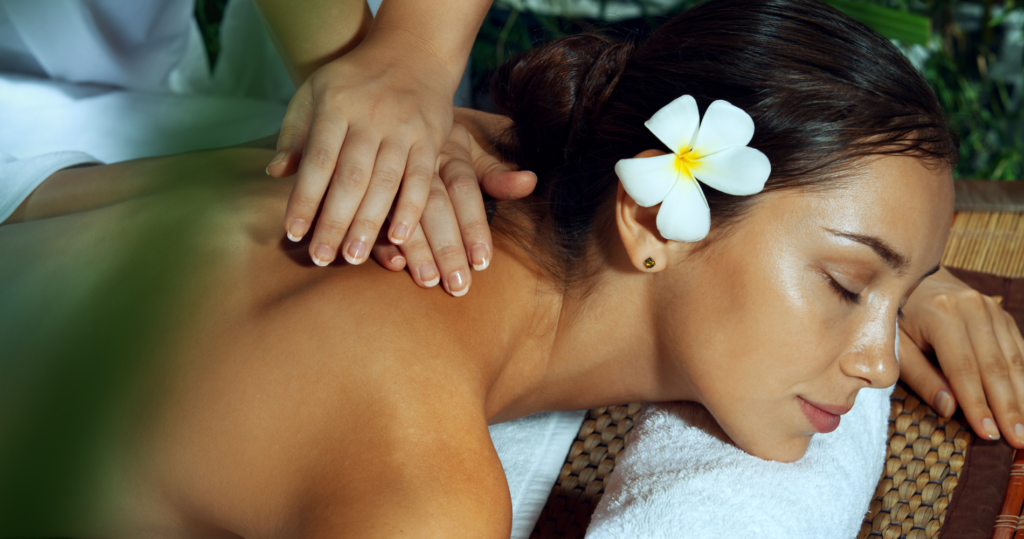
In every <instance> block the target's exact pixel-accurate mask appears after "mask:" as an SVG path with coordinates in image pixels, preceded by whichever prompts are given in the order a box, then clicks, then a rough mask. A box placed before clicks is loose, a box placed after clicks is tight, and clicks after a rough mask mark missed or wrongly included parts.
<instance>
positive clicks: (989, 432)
mask: <svg viewBox="0 0 1024 539" xmlns="http://www.w3.org/2000/svg"><path fill="white" fill-rule="evenodd" d="M981 428H982V429H984V430H985V435H986V436H988V439H989V440H998V439H999V427H996V422H995V421H992V418H989V417H986V418H985V419H982V420H981Z"/></svg>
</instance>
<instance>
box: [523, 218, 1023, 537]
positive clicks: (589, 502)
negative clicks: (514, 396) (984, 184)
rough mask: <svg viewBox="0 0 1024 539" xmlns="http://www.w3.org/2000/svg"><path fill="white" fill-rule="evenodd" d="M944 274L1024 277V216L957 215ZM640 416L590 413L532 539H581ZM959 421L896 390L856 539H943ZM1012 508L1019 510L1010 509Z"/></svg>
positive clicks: (1012, 515) (963, 429)
mask: <svg viewBox="0 0 1024 539" xmlns="http://www.w3.org/2000/svg"><path fill="white" fill-rule="evenodd" d="M942 264H943V265H944V266H947V267H954V268H961V269H966V270H971V271H977V272H983V273H990V274H994V275H998V276H1000V277H1013V278H1019V277H1024V214H1022V213H1011V212H959V213H957V214H956V215H955V217H954V220H953V225H952V227H951V229H950V237H949V241H948V242H947V243H946V251H945V253H944V254H943V258H942ZM639 410H640V405H639V404H637V403H634V404H630V405H627V406H612V407H609V408H595V409H593V410H590V411H589V412H588V415H587V419H586V421H584V423H583V426H582V427H581V428H580V432H579V435H578V436H577V437H576V441H575V442H574V443H573V445H572V448H571V449H570V451H569V455H568V457H566V460H565V464H564V465H563V466H562V472H561V474H560V475H559V478H558V481H557V483H556V484H555V487H554V488H553V489H552V491H551V495H550V496H549V498H548V501H547V505H546V506H545V507H544V510H543V512H542V513H541V515H540V519H539V520H538V522H537V525H536V527H535V528H534V530H533V534H532V535H531V536H530V537H531V539H549V538H555V537H558V538H582V537H583V535H584V534H585V533H586V530H587V525H588V524H589V523H590V516H591V514H593V512H594V507H596V506H597V502H598V501H599V500H600V499H601V495H602V494H604V487H605V485H606V484H607V482H608V477H609V476H610V475H611V472H612V470H613V469H614V468H615V463H616V462H618V458H619V455H621V452H622V450H623V448H624V447H625V445H626V443H627V442H628V441H629V432H630V429H632V428H633V421H634V419H635V415H636V413H637V412H639ZM954 417H960V418H961V419H960V420H962V416H954ZM960 420H958V419H945V418H943V417H941V416H940V415H939V414H937V413H936V412H935V410H933V409H932V408H931V407H930V406H928V405H927V404H925V403H923V402H921V400H920V399H918V398H917V397H916V396H915V395H914V394H913V393H912V392H908V391H907V389H906V388H905V387H904V386H903V385H902V384H900V385H897V387H896V390H895V391H894V392H893V397H892V414H891V416H890V419H889V456H888V457H887V459H886V463H885V469H884V472H883V475H882V478H881V480H880V482H879V484H878V489H877V490H876V491H875V497H874V499H873V500H872V502H871V505H870V510H869V511H868V513H867V515H866V516H865V518H864V524H863V525H862V527H861V531H860V534H859V535H858V537H859V538H867V537H883V538H886V539H931V538H934V537H936V536H937V535H938V534H939V532H940V531H941V528H942V524H943V522H944V521H945V518H946V512H947V511H946V510H947V508H948V507H949V504H950V502H951V500H952V498H951V494H952V493H953V489H955V488H956V485H957V482H958V481H959V479H960V474H961V472H962V471H963V466H964V449H965V448H966V447H967V445H968V444H969V443H970V441H971V434H970V432H969V431H968V428H967V426H966V425H963V424H961V422H960ZM1020 457H1021V458H1024V455H1022V456H1020ZM1019 463H1020V464H1019V466H1018V465H1017V464H1015V466H1014V468H1013V470H1014V473H1015V474H1016V475H1014V477H1013V480H1014V481H1017V482H1018V483H1020V485H1019V486H1020V494H1019V499H1017V498H1014V496H1016V495H1015V494H1011V493H1010V492H1008V494H1007V501H1006V502H1005V503H1004V510H1003V511H1001V515H1000V519H999V523H1001V524H1002V526H1001V528H997V530H996V531H997V533H998V532H999V531H1000V529H1003V530H1006V529H1007V528H1008V526H1009V525H1010V521H1011V520H1012V528H1009V529H1010V533H1013V532H1014V531H1016V535H1015V539H1024V516H1021V512H1022V508H1021V505H1022V504H1024V460H1021V461H1019ZM1011 498H1013V499H1011ZM1014 504H1016V505H1015V509H1014V508H1008V507H1009V506H1013V505H1014ZM999 537H1001V538H1002V537H1005V539H1009V538H1010V537H1011V536H1010V535H1006V536H999Z"/></svg>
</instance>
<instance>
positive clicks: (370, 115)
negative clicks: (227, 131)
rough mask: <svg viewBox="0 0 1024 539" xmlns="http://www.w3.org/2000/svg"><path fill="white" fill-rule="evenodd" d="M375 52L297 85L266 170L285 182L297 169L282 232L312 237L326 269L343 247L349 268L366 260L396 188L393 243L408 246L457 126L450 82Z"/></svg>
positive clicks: (365, 50) (312, 250)
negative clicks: (438, 162)
mask: <svg viewBox="0 0 1024 539" xmlns="http://www.w3.org/2000/svg"><path fill="white" fill-rule="evenodd" d="M368 45H369V44H368V43H364V45H362V46H360V47H357V48H356V49H355V50H353V51H352V52H350V53H348V54H346V55H345V56H342V57H341V58H338V59H336V60H334V61H331V62H329V63H327V64H326V65H324V66H323V67H321V68H319V69H318V70H316V71H315V72H314V73H313V74H312V75H311V76H310V77H309V78H307V79H306V80H305V82H303V83H302V84H301V85H300V86H299V88H298V90H296V92H295V96H294V97H293V98H292V100H291V102H290V103H289V104H288V111H287V112H286V114H285V119H284V122H283V123H282V125H281V135H280V138H279V140H278V144H277V148H278V150H279V153H278V154H277V156H275V158H274V160H273V161H272V162H271V164H270V166H269V167H267V173H268V174H270V175H272V176H275V177H279V178H280V177H284V176H289V175H291V174H293V173H295V172H296V170H297V172H298V178H297V179H296V182H295V187H294V188H293V189H292V194H291V197H290V198H289V200H288V207H287V209H286V211H285V231H286V232H287V234H288V237H289V238H290V239H292V240H293V241H298V240H299V239H301V238H303V237H304V236H305V235H306V234H308V233H312V234H313V236H312V239H311V241H310V244H309V254H310V256H311V257H312V258H313V261H314V262H316V263H317V264H319V265H326V264H329V263H330V262H332V261H333V260H334V259H335V258H336V257H337V255H338V251H339V248H340V250H341V251H342V254H343V255H344V257H345V259H346V260H347V261H348V262H349V263H352V264H360V263H362V262H364V261H365V260H366V259H367V257H368V256H369V254H370V248H371V247H372V245H373V242H374V239H375V238H376V237H377V233H378V231H379V230H380V229H381V226H382V224H383V223H384V221H385V218H386V217H387V215H388V211H389V210H390V209H391V205H392V201H393V200H394V198H395V195H396V194H398V193H399V186H401V192H400V194H399V195H398V203H397V205H396V206H395V210H394V215H393V218H392V219H391V227H390V229H389V230H388V234H387V236H388V237H389V238H390V239H391V241H392V242H393V243H395V244H396V245H401V244H403V243H405V242H407V241H409V239H410V238H411V236H412V233H413V231H414V230H415V228H416V226H417V223H419V220H420V214H421V213H422V211H423V208H424V204H423V203H424V201H426V200H427V197H428V195H429V193H430V190H431V185H432V181H433V178H434V171H435V168H434V167H435V161H436V159H437V156H438V153H439V152H440V150H441V147H442V146H443V145H444V143H445V141H446V140H447V139H448V135H449V133H450V132H451V129H452V117H453V110H452V109H453V107H452V95H453V93H454V86H453V85H452V83H451V80H450V79H451V76H450V75H448V74H445V73H439V72H437V70H436V69H435V68H434V66H433V65H431V64H429V63H425V64H423V65H422V66H421V67H418V66H417V65H412V64H411V63H410V62H407V61H404V60H403V58H402V51H401V50H395V51H393V52H382V50H384V51H390V49H384V48H382V47H372V46H368ZM392 49H394V48H393V47H392ZM457 81H458V79H457V78H455V82H456V83H457ZM321 201H322V202H323V209H322V211H321V213H320V217H319V219H317V220H316V222H315V223H314V217H315V216H316V213H317V209H318V207H319V206H320V204H321Z"/></svg>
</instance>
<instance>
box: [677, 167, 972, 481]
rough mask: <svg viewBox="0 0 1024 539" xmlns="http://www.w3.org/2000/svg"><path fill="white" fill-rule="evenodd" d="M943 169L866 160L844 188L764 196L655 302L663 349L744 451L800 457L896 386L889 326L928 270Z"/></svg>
mask: <svg viewBox="0 0 1024 539" xmlns="http://www.w3.org/2000/svg"><path fill="white" fill-rule="evenodd" d="M952 212H953V185H952V180H951V176H950V173H949V170H948V168H947V167H944V166H943V167H937V168H935V169H934V170H933V169H931V168H928V167H926V166H925V164H924V163H922V162H921V161H920V160H918V159H915V158H912V157H904V156H884V157H870V158H865V159H864V160H863V161H862V164H861V166H859V167H858V168H857V170H856V171H855V173H854V177H853V178H852V179H850V180H849V181H847V182H844V183H843V184H842V187H838V188H835V189H831V190H827V191H823V192H818V193H814V192H802V191H800V190H789V191H782V192H778V193H769V194H767V195H765V196H763V197H762V199H761V200H760V201H759V202H758V203H757V205H756V206H755V207H754V208H753V209H752V210H751V211H750V212H748V213H747V214H746V216H745V217H743V218H741V219H740V220H739V221H737V222H736V223H735V224H734V225H733V228H732V230H731V231H730V233H729V234H727V235H725V236H724V237H722V238H720V239H718V240H716V241H715V242H714V243H713V244H712V245H710V246H709V248H708V249H707V250H705V251H704V252H702V253H699V254H694V255H691V256H690V257H689V258H688V259H687V260H686V263H684V264H677V265H676V266H675V267H671V268H667V270H668V271H669V272H674V273H675V275H674V276H673V277H672V278H671V279H666V280H665V281H668V282H669V284H667V285H666V290H664V293H663V294H661V301H662V302H663V304H662V305H660V306H659V308H660V309H662V310H661V312H663V313H668V316H667V317H666V318H664V319H663V320H665V322H666V323H665V324H664V326H662V327H661V328H660V329H661V332H662V334H661V336H660V337H661V339H662V342H663V343H664V345H665V348H664V349H665V350H671V351H673V352H672V353H671V356H672V357H671V360H672V361H673V362H676V363H677V365H678V366H679V367H680V368H679V369H678V371H679V372H680V373H681V374H682V375H683V376H685V378H686V379H685V381H682V382H681V383H685V384H687V385H689V386H690V387H691V388H692V391H693V393H695V399H696V400H698V401H699V402H700V403H701V404H703V405H704V406H705V407H706V408H707V409H708V411H709V412H710V413H711V414H712V415H713V416H714V417H715V419H716V420H717V421H718V423H719V424H720V425H721V427H722V428H723V430H725V432H726V433H727V434H728V435H729V436H730V437H731V438H732V440H733V441H734V442H736V444H737V445H738V446H739V447H740V448H742V449H744V450H745V451H747V452H749V453H751V454H753V455H756V456H759V457H762V458H766V459H771V460H780V461H792V460H796V459H799V458H800V457H802V456H803V454H804V452H805V451H806V449H807V445H808V443H809V442H810V439H811V436H812V435H813V434H815V433H817V432H829V431H831V430H834V429H835V428H836V427H837V426H838V424H839V417H838V416H839V415H841V414H842V413H845V411H846V410H848V409H849V408H850V407H852V406H853V404H854V400H855V399H856V397H857V392H858V391H859V390H860V389H862V388H865V387H874V388H882V387H887V386H890V385H892V384H894V383H895V382H896V379H897V377H898V375H899V366H898V364H897V362H896V357H895V339H896V331H897V330H896V319H897V314H898V312H899V309H900V308H901V307H902V306H903V304H904V303H906V301H907V298H908V297H909V296H910V294H911V292H913V291H914V289H915V288H916V287H917V285H918V283H920V282H921V280H922V279H923V278H924V277H925V276H927V275H929V274H931V273H932V272H933V271H935V270H936V269H937V268H938V264H939V261H940V259H941V257H942V251H943V248H944V247H945V243H946V235H947V234H948V232H949V226H950V223H951V220H952Z"/></svg>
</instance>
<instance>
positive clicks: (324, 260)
mask: <svg viewBox="0 0 1024 539" xmlns="http://www.w3.org/2000/svg"><path fill="white" fill-rule="evenodd" d="M332 260H334V252H333V251H331V248H330V247H328V246H326V245H317V247H316V249H313V263H314V264H316V265H317V266H326V265H327V264H330V263H331V261H332Z"/></svg>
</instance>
